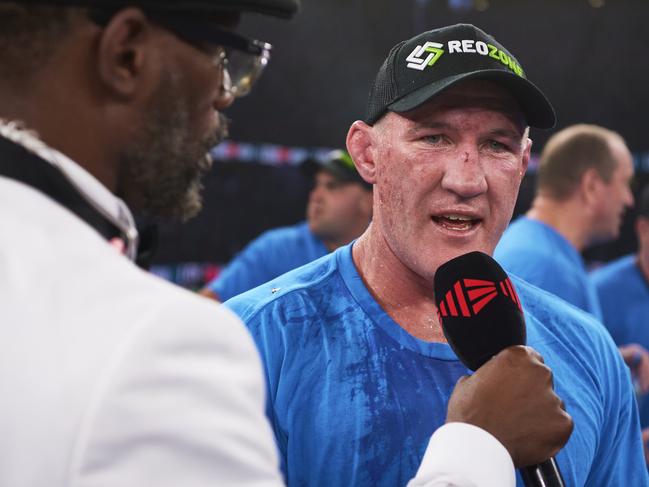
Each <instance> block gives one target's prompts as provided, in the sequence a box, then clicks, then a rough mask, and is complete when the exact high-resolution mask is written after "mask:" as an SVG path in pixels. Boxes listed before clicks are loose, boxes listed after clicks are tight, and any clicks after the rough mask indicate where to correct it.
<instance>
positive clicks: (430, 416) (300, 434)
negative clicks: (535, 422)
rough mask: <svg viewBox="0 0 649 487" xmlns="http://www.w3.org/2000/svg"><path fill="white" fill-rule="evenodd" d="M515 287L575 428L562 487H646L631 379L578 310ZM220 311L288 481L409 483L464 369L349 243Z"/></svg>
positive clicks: (563, 462) (563, 458)
mask: <svg viewBox="0 0 649 487" xmlns="http://www.w3.org/2000/svg"><path fill="white" fill-rule="evenodd" d="M514 282H515V283H516V286H517V289H518V291H519V297H520V299H521V302H522V303H523V306H524V309H525V315H526V320H527V334H528V339H529V343H530V345H531V346H533V347H534V348H535V349H537V350H538V351H539V352H541V353H542V354H543V356H544V358H545V362H546V363H547V364H548V365H549V366H550V367H551V368H552V370H553V371H554V381H555V382H554V383H555V388H556V390H557V392H558V394H559V396H560V397H561V398H562V399H563V400H564V401H565V404H566V408H567V410H568V412H569V413H570V414H571V415H572V417H573V419H574V422H575V429H574V432H573V434H572V436H571V438H570V441H569V442H568V444H567V446H566V447H565V448H564V449H563V450H562V451H561V452H560V453H559V454H558V456H557V461H558V463H559V466H560V468H561V471H562V473H563V476H564V478H565V480H566V485H570V486H583V485H588V486H592V487H602V486H618V485H619V486H622V485H624V486H627V485H629V486H630V485H633V486H645V485H649V482H648V480H647V472H646V468H645V464H644V458H643V454H642V445H641V439H640V429H639V423H638V413H637V410H636V404H635V399H634V397H633V391H632V388H631V383H630V378H629V372H628V369H627V367H626V366H625V365H624V363H623V362H622V360H621V358H620V355H619V353H618V352H617V350H616V349H615V346H614V345H613V342H612V340H611V338H610V336H608V334H607V333H606V331H605V330H604V328H603V327H602V326H601V325H598V324H597V323H596V322H595V321H594V320H593V319H592V317H590V316H589V315H587V314H585V313H583V312H581V311H580V310H578V309H576V308H574V307H572V306H570V305H568V304H566V303H564V302H563V301H561V300H559V299H557V298H556V297H554V296H552V295H550V294H548V293H545V292H543V291H541V290H539V289H537V288H535V287H533V286H530V285H529V284H527V283H524V282H523V281H520V280H519V279H514ZM226 305H227V306H228V307H230V308H231V309H232V310H234V311H235V312H236V313H237V314H238V315H239V316H240V317H241V318H242V319H243V321H244V322H245V323H246V324H247V326H248V327H249V329H250V331H251V333H252V335H253V337H254V339H255V342H256V344H257V346H258V349H259V351H260V353H261V355H262V358H263V362H264V365H265V373H266V379H267V385H268V392H267V393H268V404H267V408H268V409H267V413H268V416H269V418H270V421H271V424H272V426H273V428H274V432H275V436H276V440H277V443H278V447H279V451H280V454H281V458H282V469H283V471H284V473H285V475H286V477H287V481H288V484H289V485H290V486H306V485H308V486H320V485H321V486H328V487H330V486H348V485H350V486H351V485H353V486H390V487H394V486H400V485H405V484H406V483H407V482H408V480H409V479H410V478H412V477H413V476H414V475H415V473H416V471H417V468H418V466H419V464H420V462H421V459H422V457H423V455H424V451H425V449H426V446H427V444H428V441H429V439H430V436H431V434H432V433H433V432H434V431H435V430H436V429H437V428H438V427H439V426H441V425H442V424H443V423H444V420H445V417H446V409H447V402H448V399H449V396H450V395H451V393H452V391H453V388H454V386H455V383H456V382H457V380H458V378H459V377H460V376H462V375H464V374H467V373H468V370H467V369H466V368H465V367H464V366H463V365H462V363H460V362H459V361H458V359H457V357H456V356H455V354H454V352H453V351H452V350H451V348H450V347H449V346H448V345H447V344H443V343H429V342H425V341H422V340H419V339H417V338H415V337H413V336H412V335H410V334H409V333H407V332H406V331H405V330H404V329H403V328H401V326H399V325H398V324H397V323H396V322H394V321H393V320H392V318H390V316H388V315H387V314H386V313H385V312H384V311H383V310H382V309H381V307H380V306H379V304H378V303H377V302H376V301H375V300H374V298H373V297H372V296H371V294H370V293H369V291H368V289H367V288H366V287H365V285H364V283H363V281H362V280H361V277H360V275H359V274H358V272H357V270H356V267H355V265H354V263H353V261H352V257H351V245H348V246H345V247H342V248H340V249H338V250H337V251H335V252H334V253H333V254H331V255H328V256H326V257H323V258H321V259H319V260H317V261H315V262H313V263H311V264H308V265H306V266H304V267H301V268H300V269H297V270H294V271H292V272H289V273H288V274H285V275H283V276H281V277H279V278H277V279H275V280H273V281H271V282H270V283H267V284H264V285H262V286H259V287H258V288H256V289H254V290H252V291H249V292H247V293H244V294H242V295H240V296H237V297H236V298H234V299H232V300H231V301H229V302H228V303H226ZM518 485H519V486H522V485H523V484H522V481H521V479H520V476H519V478H518Z"/></svg>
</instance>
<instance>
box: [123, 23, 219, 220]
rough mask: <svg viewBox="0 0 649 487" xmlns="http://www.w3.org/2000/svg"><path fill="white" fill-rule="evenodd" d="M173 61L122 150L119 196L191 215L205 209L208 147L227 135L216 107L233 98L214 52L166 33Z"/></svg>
mask: <svg viewBox="0 0 649 487" xmlns="http://www.w3.org/2000/svg"><path fill="white" fill-rule="evenodd" d="M167 37H168V41H169V47H168V48H169V54H168V56H167V57H166V59H168V60H169V63H168V64H167V65H166V66H165V67H164V68H162V69H161V72H160V79H159V83H158V85H157V87H156V89H155V90H154V92H153V93H152V95H151V97H150V99H149V101H148V103H147V105H146V107H145V108H144V110H143V115H142V119H141V123H140V124H139V126H138V127H137V128H136V130H135V131H134V135H133V137H132V140H131V142H130V143H128V144H126V145H125V146H124V147H123V148H122V149H121V152H120V173H119V181H118V191H117V193H118V195H120V196H122V197H123V198H124V199H125V200H126V201H127V203H129V204H131V205H133V206H134V207H136V208H138V209H140V210H142V211H145V212H147V213H149V214H152V215H158V216H170V217H175V218H179V219H181V220H186V219H188V218H191V217H192V216H194V215H195V214H196V213H198V211H199V210H200V209H201V204H202V203H201V189H202V184H201V178H202V176H203V175H204V174H205V173H206V172H208V171H209V169H210V167H211V159H210V158H209V156H208V155H207V154H208V151H209V150H210V149H211V148H212V147H214V146H215V145H217V144H218V143H219V142H220V141H221V140H222V139H223V138H224V137H225V136H226V135H227V124H226V121H225V117H223V116H222V115H221V114H219V112H218V111H217V109H220V108H221V107H223V108H225V107H226V106H228V105H229V104H230V103H231V101H232V100H231V99H226V98H225V97H224V96H223V94H222V92H221V89H220V86H221V74H220V71H219V69H217V68H216V67H215V66H214V65H213V63H212V61H211V59H210V57H209V56H208V55H207V54H205V53H203V52H201V51H199V50H198V49H196V48H194V47H192V46H190V45H188V44H185V43H183V42H182V41H180V40H178V39H176V38H172V37H171V34H168V35H167Z"/></svg>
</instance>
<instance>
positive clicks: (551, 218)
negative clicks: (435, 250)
mask: <svg viewBox="0 0 649 487" xmlns="http://www.w3.org/2000/svg"><path fill="white" fill-rule="evenodd" d="M633 172H634V169H633V159H632V157H631V153H630V152H629V149H628V148H627V146H626V143H625V141H624V139H623V138H622V136H621V135H620V134H618V133H616V132H613V131H612V130H608V129H606V128H604V127H600V126H597V125H587V124H578V125H573V126H570V127H567V128H565V129H563V130H561V131H559V132H557V133H556V134H554V135H553V136H552V137H551V138H550V139H549V140H548V142H547V144H546V145H545V147H544V149H543V152H542V154H541V160H540V164H539V169H538V180H537V192H536V196H535V198H534V201H533V202H532V207H531V209H530V210H529V211H528V212H527V213H526V214H525V215H524V216H521V217H519V218H518V219H516V220H515V221H514V222H513V223H511V225H510V226H509V227H508V229H507V230H506V231H505V233H504V235H503V238H502V239H501V240H500V242H499V244H498V246H497V247H496V251H495V254H494V256H495V258H496V259H497V260H498V261H499V262H500V263H501V264H502V265H503V267H505V269H507V270H508V271H509V272H511V273H513V274H515V275H517V276H519V277H522V278H523V279H525V280H526V281H528V282H530V283H532V284H535V285H536V286H538V287H540V288H542V289H545V290H546V291H548V292H551V293H552V294H555V295H557V296H559V297H560V298H562V299H564V300H566V301H568V302H569V303H571V304H573V305H574V306H577V307H578V308H581V309H583V310H584V311H586V312H588V313H590V314H592V315H593V316H595V317H596V318H597V319H598V320H599V321H602V310H601V307H600V302H599V298H598V296H597V292H596V291H595V287H594V285H593V284H592V282H591V281H590V279H589V277H588V271H587V269H586V264H585V262H584V259H583V258H582V256H581V253H580V252H582V251H583V250H584V249H585V248H586V247H588V246H591V245H594V244H597V243H602V242H605V241H609V240H613V239H615V238H617V236H618V235H619V232H620V225H621V222H622V216H623V214H624V212H625V211H626V209H627V208H629V207H630V206H631V205H633V194H632V192H631V189H630V186H629V184H630V181H631V178H632V177H633ZM626 343H628V342H626ZM626 343H625V344H624V345H621V346H620V352H621V353H622V356H623V358H624V361H625V362H626V363H627V365H629V366H630V367H631V368H632V370H633V372H634V376H635V378H636V380H637V382H638V386H639V388H640V389H641V390H642V391H643V392H647V391H648V390H649V353H647V351H646V350H645V349H644V348H642V347H638V346H635V345H630V346H626Z"/></svg>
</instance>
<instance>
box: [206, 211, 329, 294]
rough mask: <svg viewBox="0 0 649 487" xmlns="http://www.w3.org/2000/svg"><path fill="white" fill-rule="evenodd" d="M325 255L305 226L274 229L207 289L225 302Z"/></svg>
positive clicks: (244, 251) (225, 269)
mask: <svg viewBox="0 0 649 487" xmlns="http://www.w3.org/2000/svg"><path fill="white" fill-rule="evenodd" d="M327 253H328V250H327V248H326V247H325V245H324V243H323V242H322V241H321V240H320V239H319V238H318V237H316V236H315V235H314V234H313V233H311V230H309V226H308V224H307V223H306V222H302V223H299V224H297V225H293V226H290V227H282V228H276V229H273V230H269V231H267V232H264V233H262V234H261V235H260V236H259V237H257V238H256V239H255V240H253V241H252V242H251V243H249V244H248V245H247V246H246V247H245V248H244V249H243V250H242V251H241V252H240V253H239V254H237V255H236V256H235V258H234V259H232V261H231V262H230V263H229V264H228V265H227V266H226V267H225V268H224V269H223V270H222V271H221V273H220V274H219V275H218V277H216V279H214V280H212V281H211V282H210V283H209V284H208V285H207V287H208V288H209V289H210V290H212V291H213V292H214V293H216V295H217V296H219V298H220V299H221V300H222V301H225V300H227V299H230V298H231V297H233V296H236V295H237V294H241V293H242V292H244V291H247V290H249V289H252V288H254V287H257V286H258V285H260V284H262V283H264V282H267V281H270V280H271V279H273V278H275V277H277V276H280V275H282V274H284V273H285V272H288V271H290V270H292V269H295V268H297V267H300V266H302V265H304V264H307V263H309V262H311V261H313V260H316V259H318V258H320V257H322V256H323V255H326V254H327Z"/></svg>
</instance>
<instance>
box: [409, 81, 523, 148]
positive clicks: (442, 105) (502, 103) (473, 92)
mask: <svg viewBox="0 0 649 487" xmlns="http://www.w3.org/2000/svg"><path fill="white" fill-rule="evenodd" d="M451 110H456V111H457V110H463V111H466V112H467V113H469V114H470V113H472V112H476V113H477V112H480V111H485V110H488V111H493V112H498V113H500V114H502V115H503V116H505V117H506V118H507V119H508V120H510V121H511V122H512V124H513V125H514V126H515V127H516V128H517V129H518V130H519V132H520V134H521V135H523V134H524V133H525V130H526V129H527V123H526V122H525V116H524V114H523V111H522V110H521V108H520V105H519V104H518V102H517V101H516V99H515V98H514V97H513V96H512V95H511V94H510V93H509V92H508V91H507V90H506V89H505V88H504V87H502V86H500V85H499V84H498V83H495V82H493V81H486V80H467V81H462V82H460V83H457V84H456V85H453V86H452V87H450V88H448V89H446V90H444V91H442V92H441V93H440V94H438V95H437V96H435V97H433V98H431V99H430V100H429V101H428V102H427V103H424V104H423V105H422V106H420V107H418V108H416V109H415V110H412V111H411V112H407V113H405V114H403V115H405V116H406V118H409V119H411V120H417V119H419V118H421V117H425V116H427V115H430V114H434V113H443V112H447V111H451Z"/></svg>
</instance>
